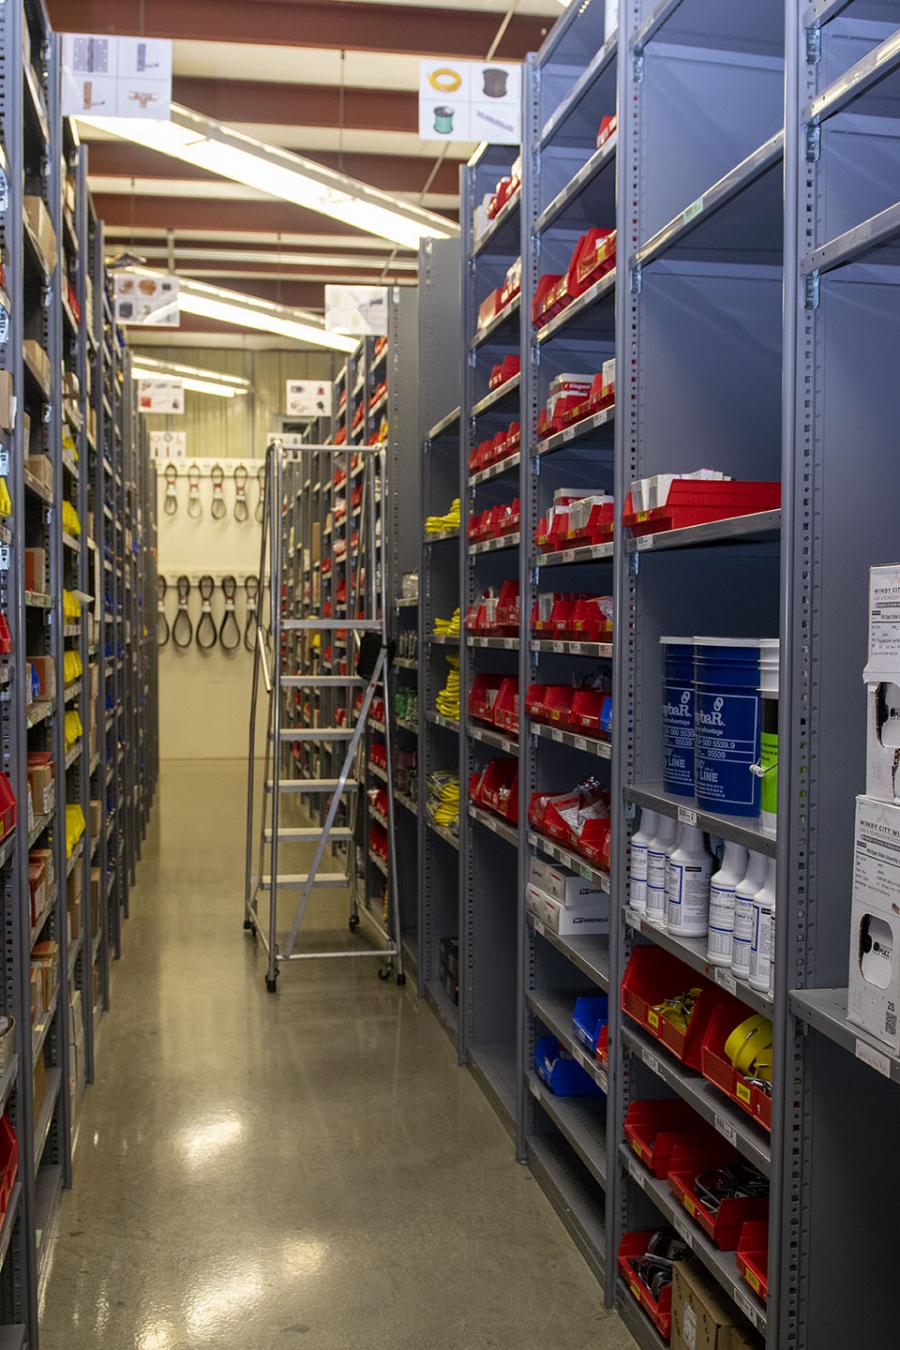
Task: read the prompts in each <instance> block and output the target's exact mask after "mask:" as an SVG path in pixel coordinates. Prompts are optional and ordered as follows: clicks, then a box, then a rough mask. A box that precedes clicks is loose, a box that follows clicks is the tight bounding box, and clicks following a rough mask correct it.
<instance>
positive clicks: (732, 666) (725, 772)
mask: <svg viewBox="0 0 900 1350" xmlns="http://www.w3.org/2000/svg"><path fill="white" fill-rule="evenodd" d="M770 641H771V639H767V638H715V637H695V638H694V781H695V786H696V794H697V805H698V806H700V807H701V808H702V809H703V810H706V811H719V812H722V813H723V814H724V815H729V816H758V815H759V794H760V781H759V778H758V777H757V776H756V774H754V773H752V772H751V765H755V764H756V763H757V762H758V760H759V752H760V730H761V726H762V714H761V707H760V692H759V686H760V650H761V648H762V645H763V643H765V644H766V645H767V646H768V644H769V642H770Z"/></svg>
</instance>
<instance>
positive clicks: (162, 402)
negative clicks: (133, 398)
mask: <svg viewBox="0 0 900 1350" xmlns="http://www.w3.org/2000/svg"><path fill="white" fill-rule="evenodd" d="M138 407H139V408H140V410H141V412H142V413H172V414H174V415H175V416H181V415H182V414H183V412H184V380H174V379H171V380H170V379H164V380H162V379H159V380H158V379H152V380H138Z"/></svg>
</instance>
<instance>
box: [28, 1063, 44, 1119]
mask: <svg viewBox="0 0 900 1350" xmlns="http://www.w3.org/2000/svg"><path fill="white" fill-rule="evenodd" d="M46 1096H47V1069H46V1066H45V1064H44V1055H43V1051H42V1052H41V1054H39V1055H38V1057H37V1063H36V1064H35V1066H34V1073H33V1076H32V1094H31V1101H32V1107H33V1111H34V1125H35V1129H36V1128H37V1123H38V1121H39V1120H40V1118H41V1110H42V1109H43V1105H44V1100H45V1098H46Z"/></svg>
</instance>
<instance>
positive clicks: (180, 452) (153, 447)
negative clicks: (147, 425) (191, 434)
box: [150, 431, 187, 459]
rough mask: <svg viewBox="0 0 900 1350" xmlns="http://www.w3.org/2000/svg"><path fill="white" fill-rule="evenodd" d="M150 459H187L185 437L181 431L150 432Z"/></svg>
mask: <svg viewBox="0 0 900 1350" xmlns="http://www.w3.org/2000/svg"><path fill="white" fill-rule="evenodd" d="M150 457H151V459H187V435H186V433H185V432H183V431H151V432H150Z"/></svg>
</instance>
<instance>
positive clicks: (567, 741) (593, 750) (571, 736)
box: [529, 722, 612, 759]
mask: <svg viewBox="0 0 900 1350" xmlns="http://www.w3.org/2000/svg"><path fill="white" fill-rule="evenodd" d="M529 728H530V731H531V734H532V736H540V737H541V738H542V739H543V740H547V741H556V742H557V744H558V745H568V746H570V747H571V749H573V750H585V751H587V753H588V754H589V755H596V756H597V757H598V758H599V759H609V758H610V756H611V754H612V750H611V747H610V743H609V741H604V740H601V739H600V738H599V737H598V736H582V735H580V734H579V733H578V732H577V731H567V730H566V729H565V728H564V727H555V726H553V725H552V724H551V723H549V722H531V723H530V724H529Z"/></svg>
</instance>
